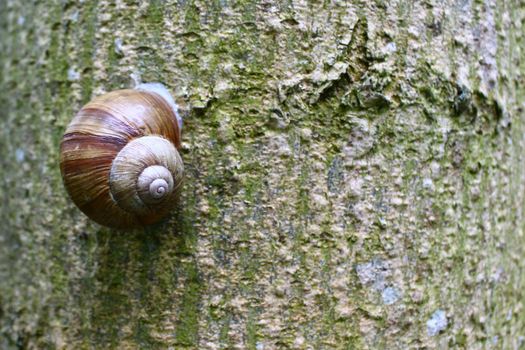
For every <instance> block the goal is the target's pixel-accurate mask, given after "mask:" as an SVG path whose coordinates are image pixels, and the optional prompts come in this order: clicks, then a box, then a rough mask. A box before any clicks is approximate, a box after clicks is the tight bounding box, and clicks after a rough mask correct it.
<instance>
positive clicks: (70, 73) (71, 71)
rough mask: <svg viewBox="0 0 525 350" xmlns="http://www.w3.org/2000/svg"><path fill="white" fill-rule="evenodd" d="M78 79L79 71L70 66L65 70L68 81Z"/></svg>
mask: <svg viewBox="0 0 525 350" xmlns="http://www.w3.org/2000/svg"><path fill="white" fill-rule="evenodd" d="M79 79H80V73H79V72H77V71H76V70H75V68H73V67H71V68H69V69H68V70H67V80H69V81H77V80H79Z"/></svg>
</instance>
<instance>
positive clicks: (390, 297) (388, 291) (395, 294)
mask: <svg viewBox="0 0 525 350" xmlns="http://www.w3.org/2000/svg"><path fill="white" fill-rule="evenodd" d="M381 297H382V298H383V303H385V304H386V305H392V304H394V303H395V302H396V301H398V300H399V297H401V293H400V292H399V290H397V289H396V288H394V287H386V288H385V289H384V290H383V293H381Z"/></svg>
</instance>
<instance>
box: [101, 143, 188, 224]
mask: <svg viewBox="0 0 525 350" xmlns="http://www.w3.org/2000/svg"><path fill="white" fill-rule="evenodd" d="M183 168H184V166H183V163H182V159H181V158H180V156H179V153H178V152H177V150H176V149H175V146H173V144H172V143H171V142H169V141H168V140H166V139H163V138H161V137H158V136H143V137H140V138H137V139H134V140H132V141H131V142H129V143H128V144H127V145H126V146H125V147H124V148H123V149H122V150H121V151H120V152H119V153H118V154H117V156H116V157H115V159H114V160H113V163H112V166H111V172H110V175H109V188H110V192H111V196H112V197H113V199H114V200H115V202H116V203H117V204H118V205H119V206H120V207H121V208H122V209H124V210H126V211H128V212H132V213H137V214H141V215H147V214H148V213H149V212H151V211H155V210H156V208H157V207H158V206H160V205H163V204H164V203H168V202H171V201H173V200H174V199H175V198H173V197H174V196H176V195H177V189H178V188H179V186H180V185H181V181H182V171H183Z"/></svg>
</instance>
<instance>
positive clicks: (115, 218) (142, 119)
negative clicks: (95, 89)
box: [60, 90, 184, 228]
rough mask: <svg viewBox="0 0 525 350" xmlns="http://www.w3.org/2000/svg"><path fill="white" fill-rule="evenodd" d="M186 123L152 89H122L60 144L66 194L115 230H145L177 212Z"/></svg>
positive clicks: (84, 116)
mask: <svg viewBox="0 0 525 350" xmlns="http://www.w3.org/2000/svg"><path fill="white" fill-rule="evenodd" d="M180 147H181V125H180V122H179V121H178V116H177V112H176V110H174V108H173V106H171V105H170V102H169V101H167V100H166V98H164V97H163V96H161V95H160V94H158V93H155V92H152V91H143V90H118V91H113V92H110V93H107V94H105V95H102V96H99V97H97V98H95V99H94V100H92V101H91V102H89V103H88V104H87V105H85V106H84V107H83V108H82V109H81V110H80V111H79V112H78V114H77V115H76V116H75V117H74V119H73V120H72V121H71V123H70V125H69V126H68V128H67V129H66V132H65V135H64V137H63V139H62V143H61V152H60V155H61V158H60V168H61V172H62V177H63V179H64V184H65V187H66V190H67V192H68V193H69V195H70V197H71V198H72V200H73V202H75V204H76V205H77V206H78V207H79V208H80V210H82V211H83V212H84V213H85V214H86V215H87V216H88V217H90V218H91V219H93V220H94V221H96V222H98V223H100V224H102V225H105V226H109V227H115V228H129V227H137V226H144V225H148V224H151V223H154V222H156V221H158V220H160V219H161V218H162V217H164V216H166V214H167V213H168V212H169V211H170V210H171V209H172V208H173V205H174V204H175V203H176V198H177V195H178V193H179V189H180V187H181V183H182V177H183V169H184V166H183V162H182V159H181V157H180V155H179V152H178V151H177V150H178V149H180Z"/></svg>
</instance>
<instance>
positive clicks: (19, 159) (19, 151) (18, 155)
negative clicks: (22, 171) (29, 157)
mask: <svg viewBox="0 0 525 350" xmlns="http://www.w3.org/2000/svg"><path fill="white" fill-rule="evenodd" d="M25 157H26V153H25V152H24V150H23V149H21V148H17V149H16V151H15V158H16V161H17V162H18V163H22V162H23V161H24V159H25Z"/></svg>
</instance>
